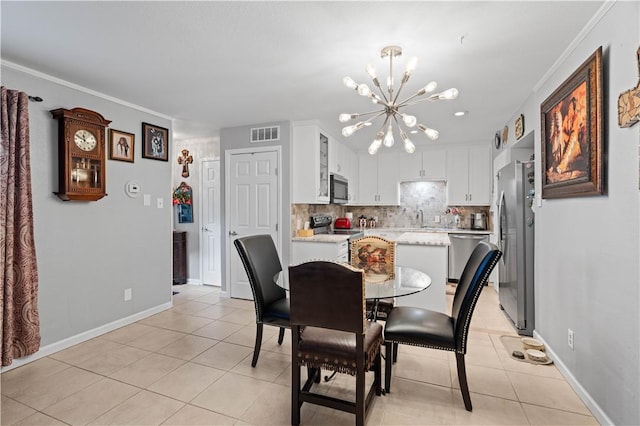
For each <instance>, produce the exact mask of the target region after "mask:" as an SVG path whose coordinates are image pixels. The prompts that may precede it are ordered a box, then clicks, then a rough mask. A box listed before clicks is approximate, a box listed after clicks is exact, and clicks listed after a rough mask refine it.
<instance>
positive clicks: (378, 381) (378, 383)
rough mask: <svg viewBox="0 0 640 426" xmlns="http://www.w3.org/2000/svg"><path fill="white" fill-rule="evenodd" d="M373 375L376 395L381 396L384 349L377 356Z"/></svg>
mask: <svg viewBox="0 0 640 426" xmlns="http://www.w3.org/2000/svg"><path fill="white" fill-rule="evenodd" d="M373 373H374V379H373V381H374V383H375V389H376V395H377V396H380V395H382V348H380V349H379V350H378V354H377V355H376V361H375V370H374V372H373Z"/></svg>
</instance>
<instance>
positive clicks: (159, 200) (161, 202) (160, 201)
mask: <svg viewBox="0 0 640 426" xmlns="http://www.w3.org/2000/svg"><path fill="white" fill-rule="evenodd" d="M156 203H157V204H158V208H159V209H161V208H163V207H164V200H163V199H162V198H158V199H157V200H156Z"/></svg>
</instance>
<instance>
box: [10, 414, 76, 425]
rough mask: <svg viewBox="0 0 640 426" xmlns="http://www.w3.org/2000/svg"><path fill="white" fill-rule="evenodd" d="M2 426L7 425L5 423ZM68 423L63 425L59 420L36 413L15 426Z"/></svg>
mask: <svg viewBox="0 0 640 426" xmlns="http://www.w3.org/2000/svg"><path fill="white" fill-rule="evenodd" d="M2 424H5V423H4V421H3V423H2ZM65 424H66V423H63V422H61V421H59V420H56V419H54V418H53V417H50V416H47V415H46V414H42V413H39V412H36V413H35V414H32V415H30V416H29V417H27V418H25V419H22V420H20V421H19V422H17V423H15V426H22V425H24V426H35V425H37V426H49V425H51V426H57V425H65Z"/></svg>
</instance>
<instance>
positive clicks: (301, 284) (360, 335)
mask: <svg viewBox="0 0 640 426" xmlns="http://www.w3.org/2000/svg"><path fill="white" fill-rule="evenodd" d="M289 289H290V290H289V292H290V298H291V316H290V318H291V335H292V339H291V340H292V344H291V346H292V347H291V358H292V366H291V369H292V372H291V424H293V425H298V424H300V408H301V406H302V404H303V403H304V402H309V403H312V404H316V405H323V406H326V407H330V408H333V409H337V410H341V411H346V412H348V413H353V414H355V416H356V425H363V424H364V419H365V416H366V413H367V411H368V408H369V407H370V405H371V402H372V401H373V396H374V394H375V395H380V394H381V391H382V386H381V382H382V377H381V376H382V373H381V357H380V347H381V345H382V326H381V325H380V324H378V323H375V322H372V321H369V320H367V319H366V318H365V307H364V305H365V304H364V300H365V299H364V291H365V283H364V274H363V272H362V271H361V270H358V269H356V268H353V267H351V266H349V265H345V264H339V263H334V262H329V261H313V262H307V263H302V264H300V265H296V266H290V267H289ZM303 366H304V367H307V370H308V377H307V380H306V382H305V383H304V385H302V386H301V378H300V376H301V374H300V369H301V367H303ZM321 369H327V370H332V371H337V372H338V373H346V374H350V375H352V376H355V377H356V389H355V401H354V400H343V399H338V398H335V397H333V396H330V395H326V394H321V393H316V392H312V387H313V386H322V384H318V382H319V381H320V370H321ZM370 370H373V372H374V380H373V382H372V384H371V386H370V387H369V389H368V390H367V389H366V386H365V372H367V371H370Z"/></svg>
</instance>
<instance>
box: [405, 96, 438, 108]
mask: <svg viewBox="0 0 640 426" xmlns="http://www.w3.org/2000/svg"><path fill="white" fill-rule="evenodd" d="M439 100H440V99H438V98H434V99H431V97H428V98H422V99H416V100H415V101H413V102H408V101H409V99H407V100H406V101H404V102H403V103H401V104H400V105H399V107H400V106H411V105H415V104H419V103H422V102H426V101H431V102H435V101H439Z"/></svg>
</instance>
